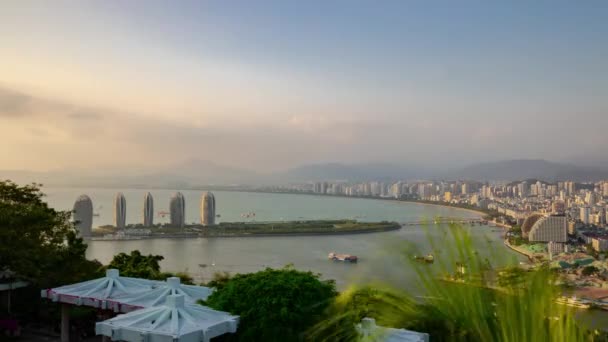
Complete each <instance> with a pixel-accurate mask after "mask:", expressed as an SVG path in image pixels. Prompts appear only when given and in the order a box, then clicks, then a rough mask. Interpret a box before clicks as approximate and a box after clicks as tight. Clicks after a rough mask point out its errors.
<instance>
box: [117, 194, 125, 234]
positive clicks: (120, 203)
mask: <svg viewBox="0 0 608 342" xmlns="http://www.w3.org/2000/svg"><path fill="white" fill-rule="evenodd" d="M114 226H116V228H119V229H124V228H125V227H126V226H127V200H126V199H125V196H124V195H123V194H122V192H119V193H117V194H116V197H114Z"/></svg>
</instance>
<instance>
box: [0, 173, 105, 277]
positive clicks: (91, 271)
mask: <svg viewBox="0 0 608 342" xmlns="http://www.w3.org/2000/svg"><path fill="white" fill-rule="evenodd" d="M43 196H44V195H43V193H42V192H41V191H40V187H39V185H38V184H31V185H26V186H19V185H17V184H15V183H13V182H11V181H0V241H1V243H0V271H7V270H10V271H11V272H12V273H13V274H14V276H15V277H16V278H19V279H22V280H27V281H29V282H31V283H33V284H35V285H37V286H39V287H41V288H47V287H53V286H57V285H63V284H66V283H71V282H76V281H83V280H88V279H92V278H95V277H97V276H99V275H100V270H101V264H99V263H98V262H96V261H89V260H87V259H86V258H85V252H86V248H87V245H86V244H84V243H83V241H82V239H80V238H78V237H77V233H76V229H75V228H74V225H73V224H72V223H71V222H70V215H71V213H70V212H67V211H66V212H62V211H56V210H54V209H53V208H50V207H49V206H48V205H47V203H46V202H44V201H43Z"/></svg>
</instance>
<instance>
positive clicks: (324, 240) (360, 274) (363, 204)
mask: <svg viewBox="0 0 608 342" xmlns="http://www.w3.org/2000/svg"><path fill="white" fill-rule="evenodd" d="M118 191H121V192H123V194H124V195H125V197H126V200H127V223H139V222H141V221H142V211H143V198H144V194H145V193H146V192H147V191H146V190H139V189H77V188H46V189H44V192H45V193H46V194H47V201H48V202H49V204H50V205H51V206H52V207H54V208H56V209H60V210H71V208H72V206H73V203H74V201H75V200H76V198H77V197H78V196H79V195H81V194H87V195H89V197H91V199H92V200H93V206H94V208H95V212H96V213H98V214H99V216H97V217H95V218H94V226H99V225H104V224H111V223H112V217H113V215H112V210H111V209H112V201H113V198H114V196H115V194H116V193H117V192H118ZM150 192H151V193H152V195H153V196H154V205H155V212H156V213H158V212H162V211H168V203H169V197H170V196H171V194H172V191H168V190H153V191H150ZM181 192H182V193H183V194H184V196H185V199H186V217H187V222H198V221H199V212H200V211H199V208H200V196H201V193H202V192H201V191H192V190H184V191H181ZM213 193H214V195H215V198H216V207H217V214H219V215H220V216H221V217H220V218H219V220H220V221H225V222H229V221H243V220H252V219H251V218H250V219H246V218H244V217H243V214H246V213H255V218H254V220H256V221H280V220H298V219H342V218H356V219H358V220H361V221H381V220H388V221H398V222H409V221H418V220H423V219H432V218H434V217H437V216H442V217H477V214H476V213H473V212H469V211H465V210H460V209H454V208H446V207H440V206H432V205H423V204H415V203H404V202H396V201H385V200H373V199H357V198H345V197H326V196H313V195H294V194H267V193H247V192H225V191H214V192H213ZM155 220H156V222H167V220H168V217H164V218H163V217H162V215H158V214H157V215H156V217H155ZM470 230H471V232H472V234H473V236H474V238H475V240H476V241H477V246H478V248H479V253H481V254H487V255H488V256H491V257H492V258H494V259H496V262H497V263H504V262H507V261H505V260H507V259H508V260H510V261H513V262H516V261H517V260H519V259H518V256H517V255H515V254H514V253H512V252H511V251H509V250H507V249H506V248H505V247H504V246H503V244H502V241H501V238H500V233H498V232H496V229H495V228H490V227H485V226H475V227H472V228H470ZM447 231H448V229H447V228H446V227H437V226H431V227H419V226H407V227H404V228H402V229H401V230H398V231H392V232H384V233H371V234H357V235H338V236H294V237H250V238H198V239H147V240H131V241H91V242H89V248H88V250H87V255H88V257H89V258H93V259H97V260H99V261H101V262H103V263H108V262H109V261H110V260H111V259H112V256H114V255H115V254H117V253H120V252H127V253H128V252H130V251H132V250H136V249H137V250H140V251H141V252H142V253H146V254H148V253H149V254H160V255H163V256H164V257H165V259H164V260H163V261H162V267H163V269H164V270H167V271H186V272H188V273H190V274H191V275H193V276H194V277H195V278H196V279H197V280H198V281H207V280H209V279H210V278H211V277H212V276H213V274H214V273H215V272H217V271H227V272H230V273H239V272H240V273H244V272H252V271H256V270H260V269H263V268H264V267H283V266H285V265H287V264H293V266H294V267H296V268H297V269H300V270H310V271H313V272H315V273H320V274H321V275H322V277H323V278H326V279H334V280H336V282H337V284H338V287H339V288H341V289H343V288H345V287H347V286H348V285H349V284H353V283H366V282H375V281H383V282H388V283H391V284H393V285H399V286H404V287H408V288H409V287H411V286H413V279H414V278H413V277H415V273H414V271H413V269H412V268H411V267H410V266H409V265H408V264H407V262H405V258H408V257H411V255H412V254H413V253H430V252H433V253H441V249H442V247H441V246H442V244H446V243H447V242H445V241H449V239H448V238H447V236H448V235H449V234H448V232H447ZM429 239H432V240H434V241H435V243H438V244H439V247H435V249H433V248H431V247H430V243H429ZM415 250H416V251H415ZM332 251H334V252H338V253H349V254H355V255H357V256H358V257H359V259H360V261H359V263H357V264H343V263H335V262H331V261H329V260H327V254H328V253H329V252H332ZM430 267H434V266H430Z"/></svg>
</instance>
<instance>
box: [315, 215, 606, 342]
mask: <svg viewBox="0 0 608 342" xmlns="http://www.w3.org/2000/svg"><path fill="white" fill-rule="evenodd" d="M442 240H443V241H442V244H441V245H442V246H444V249H443V250H442V253H441V254H440V255H438V256H437V258H436V259H437V260H436V262H435V264H434V265H433V267H436V265H437V267H438V268H436V269H434V270H431V269H429V268H428V267H425V266H420V265H419V264H417V263H415V262H411V264H410V267H413V268H414V269H415V270H416V272H417V274H418V285H419V288H420V289H423V296H422V297H417V296H416V295H417V293H414V292H407V291H403V290H401V289H393V288H388V287H382V286H373V287H354V288H352V289H350V290H348V291H345V292H344V293H342V294H341V295H340V296H339V297H338V298H337V300H336V301H335V303H334V305H332V306H331V307H330V309H329V310H330V311H329V316H328V319H326V320H324V321H323V322H320V323H318V324H317V325H316V326H315V327H313V328H312V329H310V330H309V332H308V336H309V338H310V339H311V340H315V341H351V340H355V339H356V338H357V332H356V331H355V329H354V324H355V323H357V322H359V321H360V320H361V319H362V318H363V317H373V318H375V319H376V320H377V322H378V324H379V325H383V326H389V327H396V328H405V329H411V330H415V331H420V332H426V333H429V334H430V337H431V341H500V342H511V341H513V342H515V341H517V342H519V341H556V342H557V341H560V342H561V341H593V340H601V339H600V338H599V336H596V335H595V333H594V332H591V331H589V330H587V329H585V327H583V326H580V325H579V324H578V322H576V321H575V319H574V311H573V309H572V308H569V307H567V306H563V305H559V304H557V303H556V302H555V298H557V297H558V296H559V295H561V292H560V288H559V287H558V286H557V285H556V284H557V278H556V275H555V274H554V273H553V272H551V271H550V270H549V269H546V268H541V269H539V270H536V271H532V272H524V271H522V270H519V269H518V268H517V267H514V266H513V267H508V268H506V269H502V270H500V269H494V268H493V267H492V265H490V264H489V263H488V259H486V258H484V257H481V256H480V255H479V253H477V252H476V248H474V246H473V241H472V237H471V236H470V234H469V233H468V231H467V230H466V229H463V228H461V227H458V226H452V227H450V234H449V236H446V237H445V239H442ZM410 259H411V258H408V260H410ZM492 260H494V261H495V259H494V258H492ZM456 264H460V265H465V266H466V267H465V268H464V269H465V271H464V272H462V269H461V268H459V267H456V270H457V271H460V272H459V273H460V276H459V277H458V279H455V280H453V281H451V282H445V281H442V279H445V278H444V277H438V275H441V274H446V275H447V274H452V273H453V272H454V269H455V267H454V266H455V265H456ZM452 279H454V278H452Z"/></svg>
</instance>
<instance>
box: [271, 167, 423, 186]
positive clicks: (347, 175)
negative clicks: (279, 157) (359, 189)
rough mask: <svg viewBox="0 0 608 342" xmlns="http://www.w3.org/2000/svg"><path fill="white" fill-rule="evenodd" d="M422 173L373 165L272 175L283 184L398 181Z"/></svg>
mask: <svg viewBox="0 0 608 342" xmlns="http://www.w3.org/2000/svg"><path fill="white" fill-rule="evenodd" d="M422 174H423V172H421V171H419V170H415V169H413V168H407V167H404V166H400V165H394V164H386V163H375V164H339V163H328V164H312V165H303V166H299V167H296V168H293V169H290V170H287V171H286V172H283V173H279V174H276V175H274V177H275V178H276V179H280V180H282V181H283V182H301V181H323V180H327V181H329V180H332V181H364V180H387V181H388V180H399V179H411V178H415V177H421V176H422Z"/></svg>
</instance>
